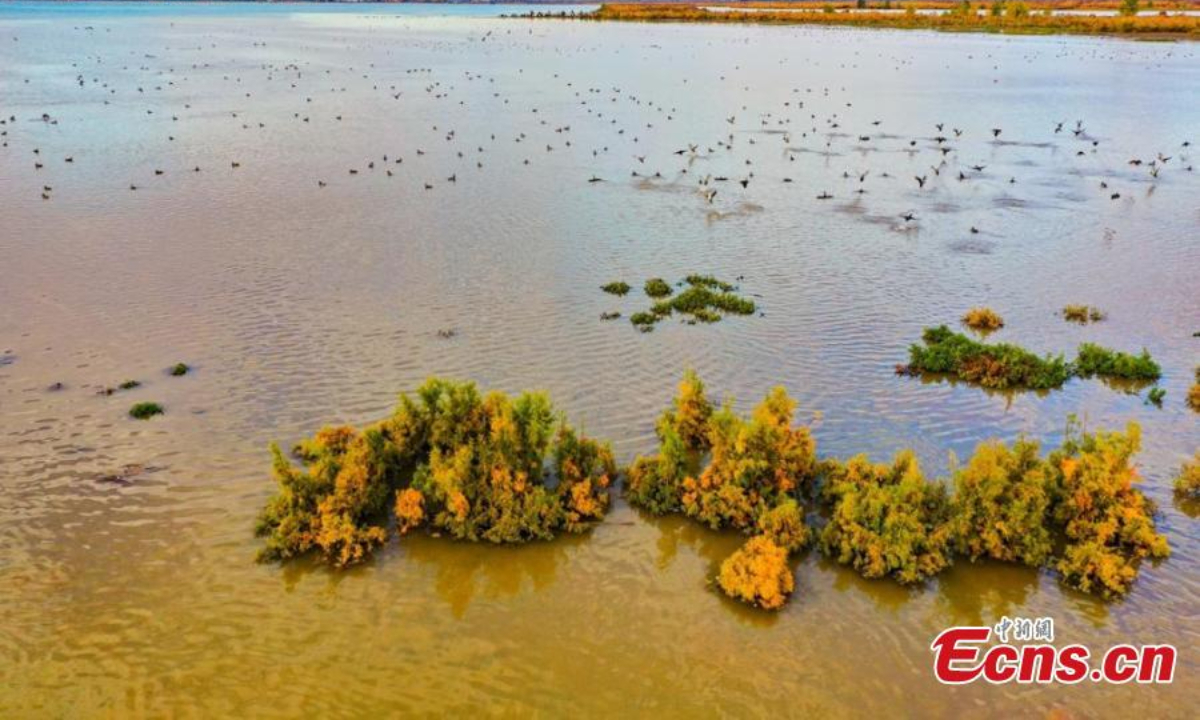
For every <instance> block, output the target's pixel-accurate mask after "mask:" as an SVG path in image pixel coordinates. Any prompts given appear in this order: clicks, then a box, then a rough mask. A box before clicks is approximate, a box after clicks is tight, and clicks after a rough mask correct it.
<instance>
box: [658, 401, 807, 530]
mask: <svg viewBox="0 0 1200 720" xmlns="http://www.w3.org/2000/svg"><path fill="white" fill-rule="evenodd" d="M795 411H796V402H795V401H794V400H792V399H791V398H790V397H788V394H787V392H786V391H785V390H784V389H783V388H782V387H777V388H774V389H773V390H771V392H770V393H768V394H767V397H766V398H764V399H763V401H762V403H760V404H759V406H758V407H756V408H755V409H754V412H753V413H752V415H751V417H750V418H749V420H746V419H743V418H741V417H738V416H737V415H736V414H735V413H734V412H733V410H732V408H731V407H730V406H729V405H726V406H725V407H723V408H721V409H720V410H718V411H716V412H714V413H713V414H712V417H711V418H710V419H709V431H708V437H709V440H710V442H711V448H712V450H711V460H710V462H709V463H708V466H707V467H705V468H704V471H703V472H702V473H700V475H699V477H695V476H688V477H685V478H684V479H683V483H682V490H683V493H682V496H681V498H680V500H681V503H682V505H683V511H684V513H685V514H686V515H688V516H689V517H693V518H695V519H697V520H699V521H700V522H702V523H704V524H706V525H708V526H709V527H711V528H713V529H717V528H721V527H731V528H735V529H739V530H748V529H750V528H753V527H754V526H755V525H756V524H757V522H758V519H759V518H760V517H761V516H762V515H763V513H765V512H767V511H768V510H770V509H771V508H773V507H776V506H777V505H779V504H780V503H782V502H784V501H785V500H787V499H789V498H790V497H792V495H793V494H794V493H795V492H796V491H797V490H799V489H801V488H802V486H806V485H808V484H809V483H810V482H811V481H812V479H813V476H814V471H815V468H816V442H815V441H814V440H813V438H812V434H811V433H810V432H809V430H808V428H806V427H792V419H793V416H794V414H795Z"/></svg>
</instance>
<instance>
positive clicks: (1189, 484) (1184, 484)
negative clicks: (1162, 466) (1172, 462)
mask: <svg viewBox="0 0 1200 720" xmlns="http://www.w3.org/2000/svg"><path fill="white" fill-rule="evenodd" d="M1175 493H1176V494H1177V495H1180V496H1182V497H1185V498H1189V499H1192V500H1195V499H1197V498H1200V450H1197V451H1196V454H1195V455H1194V456H1193V457H1192V459H1191V460H1188V461H1187V462H1185V463H1184V464H1183V467H1181V468H1180V469H1179V475H1178V476H1177V477H1176V478H1175Z"/></svg>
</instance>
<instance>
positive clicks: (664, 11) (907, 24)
mask: <svg viewBox="0 0 1200 720" xmlns="http://www.w3.org/2000/svg"><path fill="white" fill-rule="evenodd" d="M1123 4H1124V3H1118V2H1112V1H1110V0H1091V1H1090V2H1088V1H1086V0H1085V1H1082V2H1072V1H1071V0H1030V1H1028V2H1021V1H1020V0H1016V1H1009V2H1006V1H1005V0H990V1H989V2H970V3H968V2H956V3H955V2H939V1H936V0H935V1H933V2H925V1H920V0H918V1H914V2H891V0H882V1H881V0H871V2H862V1H861V0H858V1H856V2H844V1H843V2H827V3H819V2H720V1H718V2H711V3H704V2H699V3H698V2H694V1H692V2H671V3H658V2H653V3H639V2H622V3H604V4H602V5H601V6H600V8H599V9H597V10H595V11H592V12H581V13H577V12H558V13H540V12H537V11H531V12H529V13H525V14H523V15H519V16H510V17H521V18H533V19H567V20H580V21H593V22H604V21H609V22H667V23H732V24H761V25H823V26H840V27H862V28H878V29H894V30H935V31H941V32H975V33H989V34H1012V35H1092V36H1112V37H1125V38H1133V39H1142V40H1200V15H1197V14H1180V13H1200V3H1195V2H1167V3H1157V4H1156V3H1152V2H1147V3H1144V4H1141V3H1139V5H1140V8H1139V9H1140V10H1141V11H1143V12H1142V14H1123V13H1122V5H1123ZM1145 11H1149V12H1145ZM1171 12H1174V13H1175V14H1170V13H1171ZM1088 13H1103V14H1088Z"/></svg>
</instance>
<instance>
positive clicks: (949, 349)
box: [905, 325, 1071, 390]
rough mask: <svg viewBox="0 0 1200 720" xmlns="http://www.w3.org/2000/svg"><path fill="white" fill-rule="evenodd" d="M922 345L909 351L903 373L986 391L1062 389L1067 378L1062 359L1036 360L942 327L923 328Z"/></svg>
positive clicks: (1015, 348) (1014, 349)
mask: <svg viewBox="0 0 1200 720" xmlns="http://www.w3.org/2000/svg"><path fill="white" fill-rule="evenodd" d="M922 339H923V340H924V343H925V344H924V346H921V345H913V346H911V347H910V348H909V365H908V367H907V368H905V371H906V372H912V373H944V374H947V375H951V376H954V377H957V378H960V379H962V380H965V381H967V382H972V383H977V384H979V385H982V386H983V387H986V388H994V389H998V390H1003V389H1007V388H1019V389H1032V390H1042V389H1048V388H1057V387H1062V385H1063V383H1065V382H1066V381H1067V379H1068V378H1069V377H1070V375H1071V371H1070V367H1069V366H1068V365H1067V363H1066V362H1065V361H1064V360H1063V358H1062V356H1058V357H1051V356H1049V355H1047V356H1045V357H1038V356H1037V355H1035V354H1033V353H1031V352H1029V351H1028V350H1025V349H1024V348H1021V347H1018V346H1016V345H1009V344H1007V343H997V344H987V343H981V342H977V341H975V340H972V339H971V338H969V337H967V336H966V335H963V334H961V333H956V332H953V331H951V330H950V328H948V327H946V326H945V325H941V326H939V327H936V328H926V329H925V332H924V333H923V334H922Z"/></svg>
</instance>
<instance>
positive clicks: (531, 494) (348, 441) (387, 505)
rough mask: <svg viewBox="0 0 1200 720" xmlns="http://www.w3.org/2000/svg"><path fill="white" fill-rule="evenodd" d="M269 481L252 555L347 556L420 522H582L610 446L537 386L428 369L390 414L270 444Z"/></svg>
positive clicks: (450, 525) (355, 557) (525, 530)
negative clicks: (504, 385) (289, 449)
mask: <svg viewBox="0 0 1200 720" xmlns="http://www.w3.org/2000/svg"><path fill="white" fill-rule="evenodd" d="M272 455H273V457H274V476H275V481H276V484H277V486H278V491H277V493H276V495H275V496H274V497H272V498H271V499H270V500H269V501H268V503H267V505H266V507H265V508H263V510H262V512H261V513H260V515H259V519H258V523H257V526H256V532H257V534H258V535H259V536H261V537H263V538H265V546H264V547H263V548H262V550H261V551H260V553H259V558H260V560H268V561H269V560H285V559H288V558H291V557H295V556H299V555H304V554H308V553H310V552H312V553H318V554H319V555H320V557H322V558H323V559H324V560H325V561H326V562H327V563H329V564H330V565H333V566H335V567H345V566H348V565H352V564H355V563H358V562H362V561H363V560H366V559H367V558H368V557H369V556H370V555H371V553H372V552H373V551H374V550H375V549H376V548H378V547H379V546H380V545H382V544H383V543H384V542H386V541H387V539H388V537H389V535H390V534H391V533H390V529H389V528H390V526H391V523H392V521H393V517H394V520H395V526H396V529H397V532H398V533H399V534H401V535H403V534H406V533H408V532H412V531H414V530H417V529H418V528H427V529H429V530H430V531H432V532H435V533H439V534H443V533H444V534H447V535H449V536H451V537H453V538H455V539H458V540H465V541H485V542H491V543H522V542H528V541H532V540H549V539H551V538H553V537H555V536H556V535H557V534H559V533H564V532H567V533H575V532H582V531H584V530H586V529H588V528H589V527H591V526H592V525H593V524H594V523H596V522H598V521H599V520H600V519H602V518H603V517H604V515H605V513H606V512H607V510H608V504H609V494H608V487H609V485H610V483H611V482H612V481H613V480H614V479H615V477H616V473H617V469H616V464H615V462H614V461H613V456H612V451H611V450H610V449H609V447H608V445H607V444H604V443H599V442H597V441H595V440H591V439H589V438H587V437H585V436H583V435H581V434H579V433H578V432H577V431H576V430H575V429H574V428H572V427H571V426H570V425H569V424H567V422H566V420H565V419H564V418H563V417H562V416H561V415H560V414H559V413H558V412H557V411H556V410H555V409H554V408H553V406H552V405H551V403H550V401H549V399H548V398H547V397H546V396H545V395H543V394H541V393H522V394H521V395H518V396H517V397H515V398H510V397H509V396H507V395H505V394H503V393H497V392H493V393H488V394H486V395H481V394H480V393H479V391H478V390H477V389H476V387H475V385H474V384H473V383H457V382H453V381H449V380H441V379H436V378H435V379H431V380H429V381H427V382H426V383H425V384H423V385H422V386H421V387H420V388H419V389H418V390H417V392H416V396H415V398H412V397H409V396H403V397H401V400H400V404H399V406H398V407H397V408H396V410H395V412H394V413H393V415H392V417H390V418H388V419H386V420H383V421H381V422H379V423H376V424H375V425H373V426H370V427H368V428H366V429H364V430H362V431H358V430H355V429H354V428H350V427H332V428H325V429H322V430H321V431H319V432H318V433H317V434H316V435H315V436H314V437H313V438H311V439H310V440H306V441H304V442H302V443H300V444H299V445H297V446H296V448H295V449H294V451H293V456H294V457H295V459H296V460H298V461H299V467H297V465H296V464H295V463H293V462H291V461H290V460H289V459H288V458H286V457H285V456H284V455H283V453H282V452H281V451H280V450H279V448H278V447H277V446H272Z"/></svg>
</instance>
